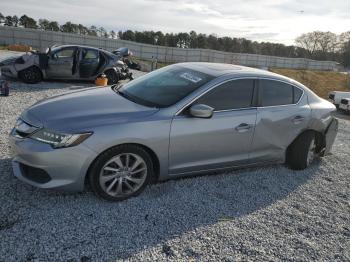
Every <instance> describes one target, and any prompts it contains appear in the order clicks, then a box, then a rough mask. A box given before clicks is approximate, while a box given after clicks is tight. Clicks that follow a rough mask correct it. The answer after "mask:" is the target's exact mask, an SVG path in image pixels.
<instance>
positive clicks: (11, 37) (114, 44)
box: [0, 26, 337, 70]
mask: <svg viewBox="0 0 350 262" xmlns="http://www.w3.org/2000/svg"><path fill="white" fill-rule="evenodd" d="M0 44H6V45H8V44H26V45H30V46H32V47H33V48H35V49H40V50H45V48H46V47H48V46H50V45H53V44H79V45H88V46H94V47H99V48H103V49H107V50H110V51H112V50H115V49H117V48H119V47H123V46H126V47H128V48H130V49H131V50H132V51H133V53H134V55H135V56H136V57H139V58H142V59H151V58H157V59H158V61H160V62H166V63H175V62H216V63H229V64H238V65H246V66H253V67H276V68H291V69H311V70H336V69H337V62H334V61H316V60H311V59H306V58H288V57H277V56H266V55H256V54H241V53H228V52H222V51H216V50H209V49H184V48H175V47H174V48H173V47H165V46H155V45H148V44H142V43H136V42H131V41H125V40H120V39H109V38H102V37H94V36H85V35H78V34H69V33H62V32H52V31H42V30H36V29H26V28H19V27H7V26H0Z"/></svg>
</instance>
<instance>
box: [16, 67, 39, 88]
mask: <svg viewBox="0 0 350 262" xmlns="http://www.w3.org/2000/svg"><path fill="white" fill-rule="evenodd" d="M18 76H19V78H20V79H21V80H22V81H23V82H25V83H28V84H35V83H38V82H40V81H41V80H42V74H41V71H40V69H39V68H37V67H36V66H31V67H28V68H26V69H23V70H21V71H20V72H19V73H18Z"/></svg>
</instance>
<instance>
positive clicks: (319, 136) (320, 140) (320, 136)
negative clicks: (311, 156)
mask: <svg viewBox="0 0 350 262" xmlns="http://www.w3.org/2000/svg"><path fill="white" fill-rule="evenodd" d="M307 132H313V133H314V134H315V138H316V145H317V149H316V150H317V153H320V152H321V151H322V149H323V148H324V147H325V145H326V140H325V134H324V133H323V132H320V131H318V130H316V129H312V128H309V129H305V130H303V131H302V132H301V133H300V134H298V135H297V136H296V137H295V138H294V139H293V141H292V142H291V143H290V144H289V145H288V147H287V150H286V159H287V157H288V154H289V150H290V147H291V146H292V145H293V143H294V141H295V140H297V139H298V138H299V137H300V136H302V135H303V134H305V133H307Z"/></svg>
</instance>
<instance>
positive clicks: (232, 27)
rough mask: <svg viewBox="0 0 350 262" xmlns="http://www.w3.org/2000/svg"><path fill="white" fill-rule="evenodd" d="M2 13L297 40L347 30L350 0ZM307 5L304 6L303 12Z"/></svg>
mask: <svg viewBox="0 0 350 262" xmlns="http://www.w3.org/2000/svg"><path fill="white" fill-rule="evenodd" d="M0 4H1V12H2V13H3V14H4V15H14V14H16V15H22V14H27V15H29V16H32V17H34V18H35V19H39V18H47V19H50V20H56V21H58V22H60V23H63V22H66V21H72V22H74V23H81V24H84V25H96V26H103V27H105V28H106V29H108V30H111V29H113V30H115V31H117V30H126V29H133V30H161V31H163V32H180V31H187V32H189V31H190V30H195V31H197V32H198V33H207V34H211V33H215V34H217V35H218V36H232V37H246V38H248V39H252V40H257V41H273V42H280V43H285V44H293V42H294V39H295V38H296V37H297V36H298V35H300V34H302V33H305V32H309V31H313V30H323V31H333V32H335V33H341V32H343V31H348V30H349V28H348V25H349V24H350V17H349V16H348V11H349V10H350V1H348V0H346V1H345V0H332V1H328V0H327V1H326V0H308V1H303V0H264V1H261V0H216V1H212V0H210V1H209V0H202V1H200V0H133V1H125V0H123V1H121V0H104V1H103V2H96V1H94V0H73V1H72V0H50V1H44V0H16V1H8V0H0ZM300 11H303V12H300Z"/></svg>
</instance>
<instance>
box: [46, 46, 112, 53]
mask: <svg viewBox="0 0 350 262" xmlns="http://www.w3.org/2000/svg"><path fill="white" fill-rule="evenodd" d="M65 47H82V48H89V49H93V50H98V51H101V52H105V53H108V54H112V55H113V53H111V52H109V51H107V50H105V49H102V48H98V47H92V46H86V45H56V46H53V47H52V48H65Z"/></svg>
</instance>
